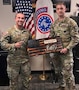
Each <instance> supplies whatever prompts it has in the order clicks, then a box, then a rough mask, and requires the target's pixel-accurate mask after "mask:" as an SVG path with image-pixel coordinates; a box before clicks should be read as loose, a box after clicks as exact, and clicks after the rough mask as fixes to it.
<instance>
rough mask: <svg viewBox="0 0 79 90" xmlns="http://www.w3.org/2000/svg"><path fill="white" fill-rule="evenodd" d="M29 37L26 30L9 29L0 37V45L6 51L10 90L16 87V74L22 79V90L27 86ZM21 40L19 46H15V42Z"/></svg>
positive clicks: (26, 89) (25, 89) (29, 71)
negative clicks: (21, 42)
mask: <svg viewBox="0 0 79 90" xmlns="http://www.w3.org/2000/svg"><path fill="white" fill-rule="evenodd" d="M29 39H31V35H30V33H29V32H28V30H25V29H22V30H18V29H16V28H15V26H14V27H12V28H11V29H9V30H8V31H7V32H6V33H5V35H3V36H2V38H1V47H2V48H3V49H4V50H7V51H8V57H7V73H8V77H9V79H10V90H19V89H18V76H19V74H20V76H21V79H22V86H23V88H22V90H28V88H29V76H30V73H31V69H30V64H29V57H28V53H27V41H28V40H29ZM19 41H23V44H22V46H21V48H15V46H14V44H15V43H16V42H19Z"/></svg>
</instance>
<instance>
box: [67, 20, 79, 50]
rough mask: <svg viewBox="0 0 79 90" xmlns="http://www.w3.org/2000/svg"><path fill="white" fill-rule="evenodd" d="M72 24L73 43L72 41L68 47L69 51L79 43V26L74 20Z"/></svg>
mask: <svg viewBox="0 0 79 90" xmlns="http://www.w3.org/2000/svg"><path fill="white" fill-rule="evenodd" d="M70 24H71V25H70V35H71V41H70V43H69V45H68V46H67V49H71V48H73V47H74V46H75V45H76V44H77V43H78V42H79V33H78V32H79V30H78V25H77V23H76V22H75V21H73V20H72V22H71V23H70Z"/></svg>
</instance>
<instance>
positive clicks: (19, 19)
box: [15, 13, 25, 26]
mask: <svg viewBox="0 0 79 90" xmlns="http://www.w3.org/2000/svg"><path fill="white" fill-rule="evenodd" d="M24 21H25V16H24V14H22V13H19V14H17V15H16V17H15V22H16V25H17V26H23V24H24Z"/></svg>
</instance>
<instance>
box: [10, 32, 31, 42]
mask: <svg viewBox="0 0 79 90" xmlns="http://www.w3.org/2000/svg"><path fill="white" fill-rule="evenodd" d="M11 37H12V41H14V42H17V41H21V40H25V41H26V40H27V39H28V37H29V35H28V33H27V32H25V31H15V32H12V36H11Z"/></svg>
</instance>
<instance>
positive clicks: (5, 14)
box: [0, 0, 79, 31]
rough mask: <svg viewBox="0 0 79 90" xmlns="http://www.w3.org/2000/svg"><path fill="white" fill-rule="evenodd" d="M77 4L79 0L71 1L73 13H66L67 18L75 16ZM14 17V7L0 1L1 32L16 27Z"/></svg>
mask: <svg viewBox="0 0 79 90" xmlns="http://www.w3.org/2000/svg"><path fill="white" fill-rule="evenodd" d="M76 3H79V0H71V12H69V13H66V15H67V16H70V15H73V14H74V12H75V11H76V10H77V7H76ZM14 16H15V13H13V12H12V5H3V0H0V31H5V30H6V29H8V28H9V27H11V26H12V25H14ZM55 18H57V15H56V14H55Z"/></svg>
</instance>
